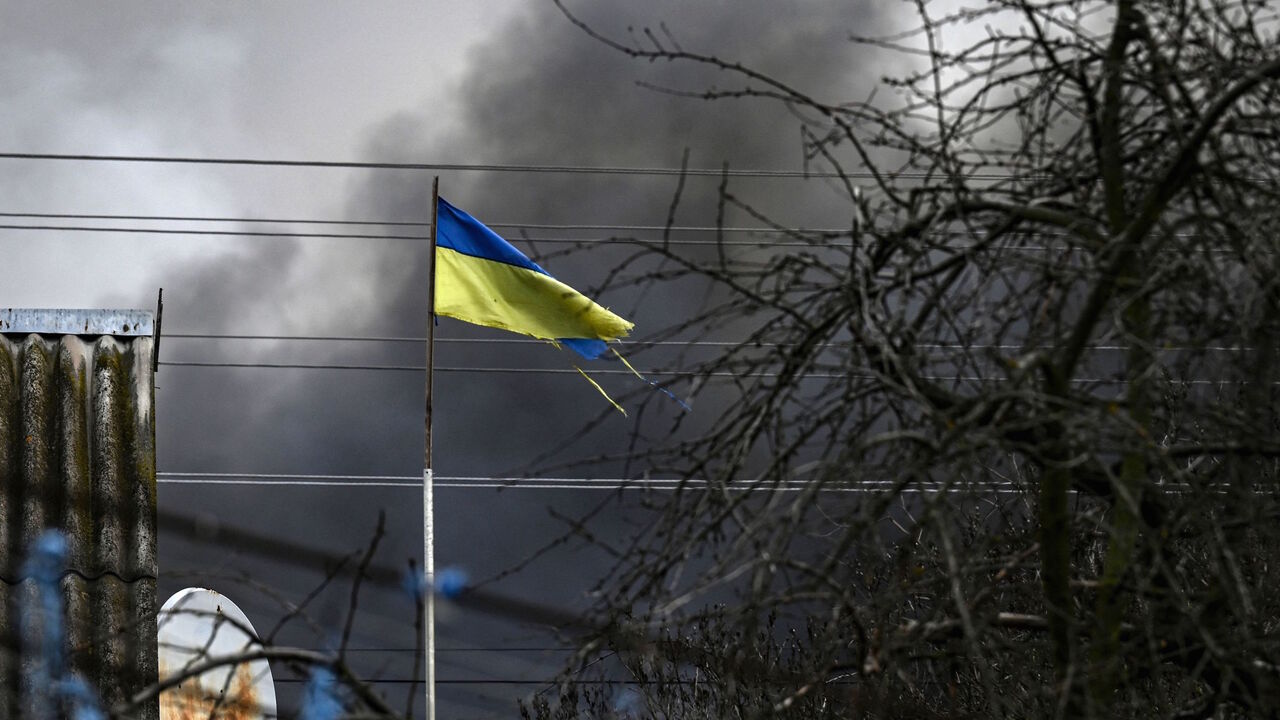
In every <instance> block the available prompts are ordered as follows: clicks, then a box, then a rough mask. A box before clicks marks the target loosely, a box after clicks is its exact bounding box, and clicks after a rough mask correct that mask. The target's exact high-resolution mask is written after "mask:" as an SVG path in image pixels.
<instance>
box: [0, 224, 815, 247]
mask: <svg viewBox="0 0 1280 720" xmlns="http://www.w3.org/2000/svg"><path fill="white" fill-rule="evenodd" d="M522 227H528V226H522ZM0 230H19V231H32V232H83V233H121V234H140V235H193V236H197V237H200V236H212V237H260V238H299V239H319V240H418V241H422V240H430V239H431V237H430V236H429V235H390V234H378V235H374V234H364V233H306V232H283V231H282V232H270V231H264V230H202V229H196V228H147V227H113V226H95V225H18V224H15V223H5V224H0ZM742 231H743V232H747V231H751V230H748V229H743V230H742ZM754 232H767V231H765V230H754ZM806 232H808V231H806ZM775 234H777V233H775ZM522 239H523V240H526V241H528V242H537V243H548V244H553V245H605V244H616V245H657V244H659V243H660V242H661V243H663V244H666V245H680V246H699V245H702V246H725V247H808V248H822V247H825V246H823V245H821V244H819V243H816V242H800V241H794V240H793V241H785V240H783V241H768V242H766V241H763V240H759V241H752V240H682V239H679V238H672V239H670V240H665V241H659V240H643V239H640V238H626V237H609V238H561V237H530V238H522Z"/></svg>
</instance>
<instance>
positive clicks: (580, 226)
mask: <svg viewBox="0 0 1280 720" xmlns="http://www.w3.org/2000/svg"><path fill="white" fill-rule="evenodd" d="M0 217H7V218H33V219H44V220H143V221H148V222H201V223H215V222H216V223H241V224H250V225H251V224H254V223H261V224H264V225H266V224H273V225H386V226H391V227H419V228H426V229H429V228H430V227H431V223H430V222H429V221H422V220H323V219H304V218H261V217H215V216H206V215H121V214H110V213H97V214H93V213H36V212H0ZM485 225H487V226H489V227H491V228H493V227H497V228H512V229H517V230H518V229H526V230H610V231H617V232H665V231H670V232H703V233H710V232H726V233H753V232H758V233H769V234H771V235H779V234H789V233H797V234H805V233H813V234H834V233H848V232H849V229H848V228H771V227H741V226H725V227H716V226H715V225H672V226H670V227H667V226H666V225H625V224H623V225H620V224H590V223H587V224H584V223H573V224H568V223H522V222H485ZM413 239H423V240H425V239H429V238H428V236H425V235H424V236H413ZM532 239H534V240H536V239H538V238H532Z"/></svg>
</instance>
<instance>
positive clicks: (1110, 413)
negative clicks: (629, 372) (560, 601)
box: [525, 0, 1280, 718]
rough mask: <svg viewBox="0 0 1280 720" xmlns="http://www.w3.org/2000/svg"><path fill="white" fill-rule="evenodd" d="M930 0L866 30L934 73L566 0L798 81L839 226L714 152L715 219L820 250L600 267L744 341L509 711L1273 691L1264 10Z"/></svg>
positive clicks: (742, 74) (791, 96)
mask: <svg viewBox="0 0 1280 720" xmlns="http://www.w3.org/2000/svg"><path fill="white" fill-rule="evenodd" d="M557 4H559V0H557ZM939 4H940V3H936V2H928V1H927V0H916V2H914V3H913V6H914V10H915V13H916V17H917V18H918V29H916V30H915V31H913V32H910V33H905V34H903V35H899V36H895V37H882V38H855V39H854V40H855V42H859V43H865V44H869V45H872V46H875V47H878V48H880V49H881V50H882V51H883V52H884V53H885V54H886V56H887V57H894V56H901V57H902V58H905V59H906V60H909V61H911V62H912V63H915V65H916V66H917V67H918V70H917V71H913V72H911V73H910V74H908V75H906V76H904V77H899V78H892V79H886V80H885V81H884V83H885V84H886V85H888V86H890V89H892V90H894V91H896V92H894V93H882V94H881V95H880V96H879V97H881V98H885V97H892V99H891V100H883V99H882V100H877V101H874V102H852V103H849V102H845V101H844V99H837V100H824V99H820V98H817V97H814V96H811V95H809V94H806V93H805V92H803V91H802V90H800V89H797V88H795V87H792V86H790V85H787V84H784V83H782V82H780V81H779V80H777V79H775V78H773V77H771V76H769V75H766V74H763V73H759V72H756V71H754V70H752V69H751V68H750V67H747V66H744V65H742V64H739V63H737V62H735V61H734V60H733V59H729V58H721V57H717V56H714V55H710V54H700V53H699V52H698V50H697V49H690V48H683V47H681V46H680V45H678V44H677V41H676V40H675V39H673V38H672V36H671V34H669V33H666V32H662V33H658V32H645V33H640V34H638V35H637V36H636V37H639V38H640V39H639V40H634V39H633V40H629V41H619V40H615V39H613V38H611V37H609V36H607V35H606V34H605V33H604V32H603V31H601V30H599V29H597V28H595V27H592V26H589V25H587V24H586V23H584V22H582V21H581V20H579V19H578V18H577V17H575V16H574V15H573V14H572V13H571V11H570V10H568V9H567V8H565V7H563V6H561V9H562V10H563V11H564V12H565V14H566V16H567V17H568V19H569V20H570V21H571V22H574V23H577V24H578V25H579V26H580V27H581V28H582V30H583V31H584V32H586V33H587V34H589V35H590V36H592V37H593V38H595V39H597V40H599V41H600V42H603V43H606V44H607V45H609V46H610V47H612V48H614V49H615V50H617V51H618V52H621V53H625V54H626V55H628V56H631V57H634V58H636V59H638V60H648V61H653V60H662V61H671V62H678V63H686V64H688V65H689V66H691V67H698V66H701V67H707V68H712V69H715V70H717V71H721V72H722V73H724V74H726V75H727V76H729V77H732V78H735V79H736V80H735V81H734V82H735V83H736V85H735V84H732V83H731V84H730V86H729V87H727V88H725V87H723V86H722V87H721V88H720V89H711V90H704V89H700V88H693V89H690V88H659V89H658V91H664V92H676V93H680V94H687V95H689V96H691V97H692V98H697V99H704V100H720V101H724V102H781V103H785V104H787V105H788V106H789V107H791V108H793V109H794V110H795V112H796V114H797V116H798V117H799V118H800V122H801V123H802V124H803V128H804V136H805V138H806V147H805V151H806V154H807V157H806V161H807V162H812V163H814V164H821V165H824V166H825V167H827V168H830V169H831V170H833V171H834V173H835V177H836V181H837V182H838V183H839V186H840V187H841V188H843V192H844V197H845V202H847V206H848V217H849V218H850V222H849V230H848V231H847V232H843V233H823V234H815V233H806V232H804V231H800V230H789V229H787V227H786V226H785V224H783V223H779V222H775V221H773V220H772V219H771V218H770V217H768V216H767V215H766V214H765V213H764V212H763V211H761V210H758V209H757V206H756V204H755V203H754V202H753V201H752V198H751V197H750V196H749V195H742V196H740V195H739V194H737V193H735V191H734V188H733V187H732V185H731V183H729V182H728V178H726V181H725V182H724V183H723V184H722V187H721V191H720V194H719V198H720V213H719V215H720V221H721V222H722V221H723V220H722V219H723V216H724V212H725V211H726V209H727V210H729V211H732V212H735V213H745V214H749V215H751V216H753V217H755V218H756V219H757V220H758V221H760V222H761V223H763V224H766V225H768V226H770V227H774V228H776V229H777V230H778V231H779V232H780V233H781V234H782V236H783V237H785V238H787V239H788V240H789V241H790V244H792V245H794V244H801V245H803V247H800V248H798V249H796V248H794V247H785V248H784V247H768V246H764V247H761V248H758V249H756V250H754V251H744V250H742V249H741V248H734V247H729V246H724V245H722V246H721V247H719V248H717V249H716V252H713V253H709V254H705V255H698V254H694V255H690V254H687V253H684V252H682V251H679V250H677V249H674V248H672V247H671V246H670V245H669V244H666V243H641V242H639V241H637V243H638V244H639V245H640V246H641V248H642V250H643V252H641V253H640V256H639V259H637V261H636V264H635V265H634V266H633V268H634V269H635V272H632V273H628V272H626V269H624V271H623V272H620V273H619V274H618V275H617V277H616V279H615V283H617V284H625V283H635V284H638V285H657V284H660V283H663V282H669V281H671V280H673V279H680V280H690V279H696V280H701V281H704V282H706V283H708V284H709V285H710V286H712V287H714V288H715V289H716V291H717V294H716V295H714V298H715V300H714V301H712V302H709V303H708V305H707V307H706V308H705V309H704V310H702V311H699V312H698V313H696V314H695V315H693V316H692V317H688V318H684V319H682V322H681V324H680V326H679V327H678V328H674V329H673V331H672V336H674V337H696V336H700V337H716V338H721V339H723V338H724V333H723V332H722V329H723V328H726V327H731V328H734V332H735V333H736V336H735V337H736V340H737V342H736V344H734V345H732V346H731V347H729V348H728V349H727V350H725V351H724V352H723V353H722V354H720V355H719V356H718V357H716V358H715V359H714V360H712V361H710V362H707V363H704V364H701V365H699V366H698V367H697V368H695V369H694V370H692V371H691V372H689V373H688V375H687V376H686V377H685V380H687V381H688V382H689V384H688V385H680V386H676V387H675V388H674V389H675V390H676V391H677V392H680V393H683V394H685V395H692V394H694V393H695V392H697V393H698V394H699V395H700V396H705V397H706V398H708V399H707V400H706V402H708V403H711V405H713V406H715V407H716V408H717V410H716V412H713V413H711V415H712V416H713V417H712V418H710V419H704V420H701V422H703V423H705V427H699V428H698V432H697V433H696V434H695V436H694V437H692V439H691V438H690V437H689V433H685V432H682V433H681V434H674V435H673V436H672V439H671V442H669V443H668V444H667V445H666V446H665V448H664V449H660V450H656V451H653V452H652V453H649V454H647V455H645V457H644V458H643V460H644V465H643V467H644V468H645V471H646V472H652V473H661V472H672V473H677V474H678V476H679V477H682V478H685V482H684V484H683V486H682V489H681V490H680V491H678V492H675V493H672V494H670V495H666V496H663V497H655V498H654V499H653V501H652V503H653V509H654V511H655V512H657V513H658V514H659V516H660V518H661V520H660V522H655V523H653V524H651V525H649V526H647V527H646V528H645V529H644V530H643V531H642V532H640V533H639V534H638V535H637V536H636V537H635V538H634V540H633V542H632V544H631V545H630V546H629V547H624V548H613V549H611V550H614V551H615V552H616V553H617V555H618V557H619V561H618V565H617V567H616V568H615V569H614V571H613V572H612V574H611V575H610V576H609V577H607V578H604V579H602V580H601V582H600V584H599V586H598V588H597V590H598V593H599V598H600V601H599V605H598V608H597V609H598V612H599V620H600V623H601V625H600V627H603V628H605V630H603V631H601V632H598V633H593V634H590V635H589V636H587V637H586V638H585V640H584V643H583V650H582V651H581V653H580V654H579V657H578V662H579V664H578V665H576V666H575V667H574V668H572V669H571V672H567V673H566V675H565V685H564V686H563V687H562V691H561V696H560V697H559V698H558V699H557V700H556V701H554V702H553V701H549V700H544V699H541V698H538V699H535V700H534V702H532V703H531V704H530V705H528V706H527V707H526V708H525V711H526V713H527V714H529V715H531V716H538V717H576V715H574V713H575V712H577V711H578V710H581V709H583V708H588V709H591V710H593V711H595V712H596V714H599V715H610V714H613V715H627V714H643V715H645V716H654V717H664V718H674V717H713V716H714V717H764V716H775V715H778V716H787V717H806V718H808V717H857V716H863V715H866V716H879V717H965V716H981V717H988V716H1016V717H1028V716H1062V717H1083V716H1097V717H1110V716H1131V717H1214V716H1219V717H1220V716H1237V715H1241V716H1243V715H1248V716H1275V715H1277V714H1280V646H1278V645H1277V642H1276V632H1277V627H1278V626H1280V602H1278V600H1277V595H1278V594H1277V593H1276V592H1274V591H1273V590H1272V588H1273V587H1275V586H1276V580H1277V578H1276V570H1275V567H1276V564H1277V563H1276V561H1277V560H1278V559H1280V558H1277V556H1276V554H1275V553H1274V551H1273V550H1274V548H1275V547H1276V545H1277V541H1280V532H1278V529H1280V525H1278V524H1277V522H1276V520H1277V516H1278V515H1280V512H1278V511H1280V505H1277V503H1276V498H1275V490H1276V484H1275V483H1276V458H1277V456H1278V455H1280V440H1278V439H1277V429H1278V425H1277V413H1276V409H1275V403H1276V392H1275V386H1276V382H1277V378H1276V369H1275V362H1274V358H1275V354H1276V348H1277V337H1278V336H1277V332H1278V331H1280V306H1278V302H1277V301H1278V299H1280V295H1278V292H1280V287H1278V286H1277V278H1278V277H1280V272H1277V271H1278V270H1280V255H1278V254H1277V251H1278V250H1280V248H1278V247H1277V244H1278V243H1280V240H1278V239H1277V229H1278V227H1277V226H1278V225H1280V223H1278V222H1277V221H1278V219H1280V217H1278V214H1277V211H1276V208H1277V200H1280V198H1278V197H1277V195H1278V192H1277V190H1278V187H1280V186H1278V185H1277V180H1280V122H1278V118H1277V113H1276V107H1277V102H1280V93H1278V92H1277V91H1278V90H1280V88H1278V86H1277V83H1276V82H1275V81H1276V79H1277V78H1280V50H1277V47H1280V44H1277V28H1278V26H1280V22H1278V19H1277V8H1276V7H1275V5H1274V3H1267V2H1260V1H1258V0H1200V1H1196V0H1160V1H1153V2H1146V1H1142V0H1117V1H1116V2H1095V1H1090V0H1002V1H999V2H989V3H986V4H985V6H982V7H978V8H974V9H968V8H964V9H961V8H958V7H953V8H952V9H940V8H939V7H938V6H939ZM949 7H951V6H949ZM663 29H664V31H665V28H663ZM720 109H727V108H724V106H723V105H722V104H711V105H709V106H708V112H717V111H719V110H720ZM678 199H679V198H677V201H678ZM646 258H649V259H657V260H658V261H660V262H661V268H662V271H661V272H651V271H650V270H649V269H648V268H651V267H652V265H644V264H643V263H644V260H645V259H646ZM726 374H728V375H731V376H732V377H733V379H732V381H730V382H728V383H725V382H723V381H722V378H723V376H724V375H726ZM700 399H701V398H700ZM720 409H723V412H720ZM693 422H695V421H693V420H690V421H688V422H687V423H685V424H686V425H689V424H691V423H693ZM683 429H684V428H683V427H682V430H683ZM581 532H582V533H583V536H584V537H592V536H588V535H587V534H586V532H585V531H581ZM638 638H639V639H642V640H637V639H638ZM584 668H586V669H587V670H586V672H587V673H590V672H591V671H593V670H595V669H598V668H608V669H607V670H605V671H603V672H604V673H605V674H607V675H610V676H611V677H618V673H625V674H626V677H627V678H628V679H630V680H631V681H632V682H633V683H634V685H633V686H634V687H635V688H636V690H635V694H634V695H632V696H628V697H627V698H625V699H620V696H618V695H616V694H614V693H611V692H602V691H600V690H598V689H597V690H592V687H596V688H599V686H589V685H575V684H574V679H575V678H581V677H583V676H584V675H583V669H584Z"/></svg>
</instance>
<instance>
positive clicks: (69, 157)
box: [0, 152, 1010, 180]
mask: <svg viewBox="0 0 1280 720" xmlns="http://www.w3.org/2000/svg"><path fill="white" fill-rule="evenodd" d="M0 159H4V160H51V161H72V162H116V163H155V164H171V165H242V166H265V167H308V168H339V169H341V168H346V169H362V170H434V171H459V172H516V173H558V174H561V173H562V174H584V175H650V176H659V177H661V176H681V175H686V176H690V177H716V178H718V177H736V178H794V179H800V180H803V179H808V178H850V179H854V180H871V179H875V178H876V177H877V175H876V174H874V173H871V172H867V171H850V172H843V173H841V172H835V171H830V170H814V171H810V170H765V169H746V170H742V169H734V168H678V167H624V166H609V165H596V166H592V165H527V164H502V163H408V162H369V161H351V160H274V159H265V158H227V157H193V156H181V155H109V154H101V153H30V152H25V153H24V152H0ZM894 177H897V178H903V179H908V180H912V179H921V180H923V179H926V178H929V177H932V175H931V174H929V173H925V172H903V173H897V174H896V175H895V176H894ZM967 177H968V178H969V179H972V180H1007V179H1009V178H1010V176H1009V175H1008V174H1006V173H988V174H983V173H975V174H972V175H969V176H967Z"/></svg>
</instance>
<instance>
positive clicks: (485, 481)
mask: <svg viewBox="0 0 1280 720" xmlns="http://www.w3.org/2000/svg"><path fill="white" fill-rule="evenodd" d="M156 481H157V482H158V483H160V484H162V485H252V486H258V487H271V486H282V487H289V486H303V487H400V488H413V489H419V490H420V489H421V488H422V477H421V476H419V475H325V474H296V473H213V472H211V473H200V472H157V473H156ZM433 484H434V485H435V487H437V488H450V489H467V490H476V489H510V490H584V489H587V490H678V489H682V488H683V489H689V488H698V487H706V486H708V485H709V483H708V482H707V481H706V480H696V479H695V480H680V479H678V478H636V479H625V478H570V477H542V478H538V477H534V478H515V477H486V476H465V475H455V476H449V475H436V476H435V477H434V478H433ZM899 485H900V483H898V482H896V481H887V480H862V481H857V482H856V483H849V484H845V485H826V486H824V487H823V488H821V490H820V492H823V493H860V494H867V493H874V492H880V491H883V490H886V489H891V488H898V486H899ZM726 487H728V488H729V489H731V490H740V491H750V492H762V491H769V492H799V491H803V490H808V489H810V488H811V484H810V483H809V482H807V481H802V480H792V481H783V482H780V483H760V482H758V481H751V480H744V481H741V482H740V483H736V484H734V483H731V484H729V485H727V486H726ZM899 489H900V490H902V491H903V492H908V493H936V492H974V491H978V492H987V491H989V492H997V493H1007V492H1022V491H1023V488H1021V486H1019V485H1017V484H1016V483H1012V482H1008V481H988V482H983V483H970V484H966V485H964V486H963V487H961V486H947V485H944V484H941V483H930V484H919V483H917V484H913V485H912V486H910V487H906V488H899Z"/></svg>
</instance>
